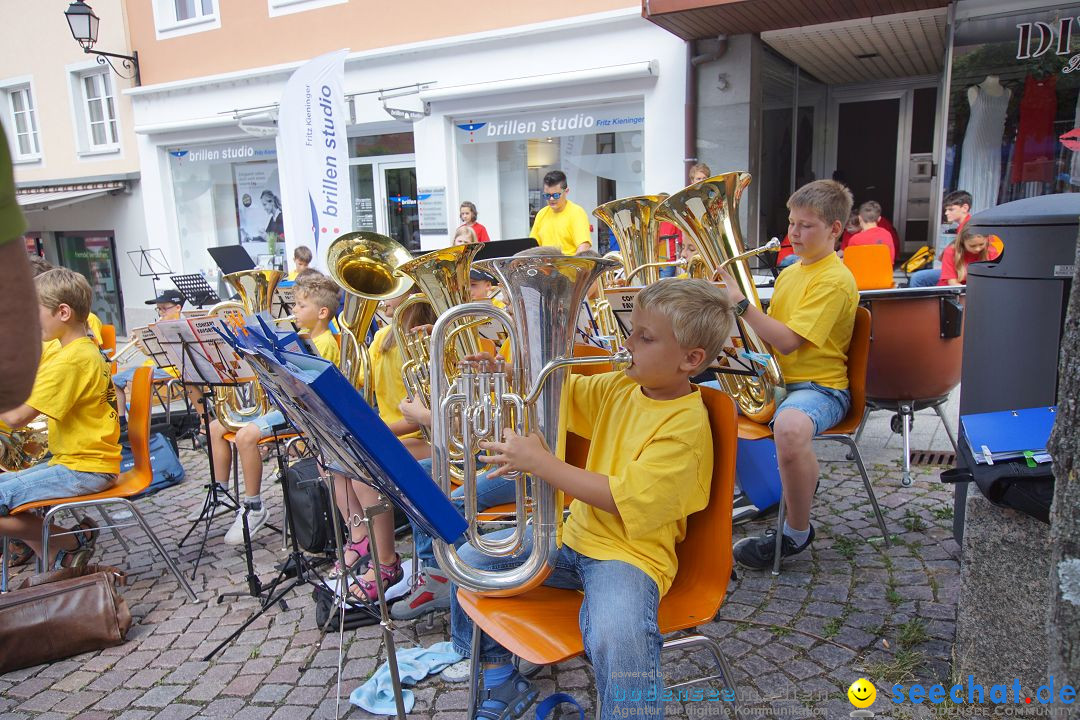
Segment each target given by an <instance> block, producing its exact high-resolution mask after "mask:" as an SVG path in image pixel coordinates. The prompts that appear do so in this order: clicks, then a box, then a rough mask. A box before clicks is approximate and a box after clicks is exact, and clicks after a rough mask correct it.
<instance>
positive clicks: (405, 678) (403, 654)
mask: <svg viewBox="0 0 1080 720" xmlns="http://www.w3.org/2000/svg"><path fill="white" fill-rule="evenodd" d="M458 660H461V655H458V654H457V653H456V652H455V651H454V646H453V645H452V644H451V643H449V642H440V643H435V644H434V645H432V646H431V647H429V648H425V647H413V648H398V651H397V662H398V674H399V675H400V677H401V685H402V687H404V686H406V685H415V684H416V683H418V682H420V681H421V680H423V679H424V678H426V677H427V676H428V675H431V674H434V673H437V672H439V671H441V670H442V669H443V668H445V667H446V666H448V665H453V664H454V663H456V662H457V661H458ZM401 696H402V699H403V701H404V703H405V712H412V709H413V705H414V704H415V703H416V697H415V695H414V694H413V692H412V690H404V689H403V690H402V691H401ZM349 702H350V703H352V704H353V705H356V706H357V707H359V708H363V709H364V710H367V711H368V712H369V713H372V714H375V715H395V714H397V705H396V704H395V703H394V685H393V683H391V682H390V665H389V663H387V662H384V663H383V664H382V665H380V666H379V668H378V669H377V670H376V671H375V674H374V675H372V676H371V677H370V678H369V679H368V680H367V682H365V683H364V684H363V685H361V686H360V687H358V688H356V689H355V690H353V691H352V692H351V693H350V694H349Z"/></svg>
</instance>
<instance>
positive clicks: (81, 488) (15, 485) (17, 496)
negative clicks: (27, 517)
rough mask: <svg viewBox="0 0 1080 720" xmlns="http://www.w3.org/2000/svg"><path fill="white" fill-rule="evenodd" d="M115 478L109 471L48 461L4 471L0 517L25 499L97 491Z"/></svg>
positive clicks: (0, 476) (32, 499) (111, 482)
mask: <svg viewBox="0 0 1080 720" xmlns="http://www.w3.org/2000/svg"><path fill="white" fill-rule="evenodd" d="M115 481H116V475H113V474H111V473H92V472H80V471H78V470H72V469H71V468H68V467H66V466H64V465H49V464H48V463H38V464H37V465H34V466H33V467H29V468H27V469H25V470H19V471H18V472H9V473H3V474H0V516H2V515H7V514H8V513H10V512H11V509H12V508H17V507H19V506H20V505H22V504H24V503H28V502H35V501H37V500H52V499H54V498H66V497H72V496H73V495H90V494H91V493H98V492H101V491H102V490H106V489H108V488H109V487H111V486H112V484H113V483H114V482H115Z"/></svg>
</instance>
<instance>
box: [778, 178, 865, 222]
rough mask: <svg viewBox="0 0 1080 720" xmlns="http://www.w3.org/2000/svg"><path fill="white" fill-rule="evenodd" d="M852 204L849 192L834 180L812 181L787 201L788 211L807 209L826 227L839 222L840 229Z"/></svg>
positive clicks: (848, 214)
mask: <svg viewBox="0 0 1080 720" xmlns="http://www.w3.org/2000/svg"><path fill="white" fill-rule="evenodd" d="M854 204H855V198H853V197H852V196H851V191H850V190H848V189H847V186H845V185H843V184H842V183H838V182H836V181H835V180H814V181H813V182H809V183H806V184H805V185H803V186H802V187H801V188H799V189H798V190H796V191H795V192H793V193H792V194H791V197H789V198H788V201H787V206H788V209H789V210H790V209H792V208H807V209H809V210H813V211H814V212H815V213H817V214H818V216H819V217H820V218H821V219H822V220H824V221H825V224H826V225H832V224H833V223H834V222H837V221H839V222H840V225H841V227H842V226H843V225H844V224H846V223H847V221H848V218H849V217H851V206H852V205H854Z"/></svg>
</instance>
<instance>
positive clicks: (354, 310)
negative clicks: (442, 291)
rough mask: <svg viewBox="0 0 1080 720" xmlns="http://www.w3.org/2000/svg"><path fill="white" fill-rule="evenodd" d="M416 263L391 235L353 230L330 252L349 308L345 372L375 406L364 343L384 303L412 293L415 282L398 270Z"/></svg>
mask: <svg viewBox="0 0 1080 720" xmlns="http://www.w3.org/2000/svg"><path fill="white" fill-rule="evenodd" d="M410 259H412V255H411V254H410V253H409V251H408V250H406V249H405V247H404V246H402V245H401V244H400V243H398V242H397V241H395V240H394V239H393V238H389V237H387V236H386V235H379V234H378V233H372V232H362V231H357V232H350V233H345V234H344V235H342V236H340V237H338V238H337V239H335V240H334V241H333V242H332V243H330V247H329V249H328V250H327V256H326V267H327V272H328V274H329V275H330V277H331V278H332V279H333V280H334V282H336V283H337V284H338V285H339V286H341V288H342V289H344V290H345V304H344V305H343V306H342V308H341V312H340V313H338V325H339V327H340V328H341V360H340V362H339V363H338V366H339V368H340V369H341V373H342V374H343V375H344V376H345V377H346V378H347V379H348V380H349V382H350V383H352V386H353V387H355V388H357V389H359V388H360V387H363V392H364V399H365V400H367V402H368V404H369V405H370V404H372V403H373V402H374V392H375V388H374V386H373V384H372V380H371V359H370V358H369V357H368V349H367V345H366V344H365V343H364V340H365V337H366V335H367V331H368V328H369V327H371V320H372V318H374V317H375V311H376V310H377V309H378V307H379V303H380V302H383V301H385V300H390V299H391V298H396V297H398V296H399V295H402V294H403V293H406V292H408V290H409V288H410V287H412V284H413V282H412V279H411V278H409V277H407V276H405V275H402V274H401V273H399V272H396V270H397V268H398V266H400V265H402V264H403V263H405V262H407V261H409V260H410Z"/></svg>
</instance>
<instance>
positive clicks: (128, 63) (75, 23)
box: [64, 0, 141, 85]
mask: <svg viewBox="0 0 1080 720" xmlns="http://www.w3.org/2000/svg"><path fill="white" fill-rule="evenodd" d="M64 16H65V17H66V18H67V23H68V27H69V28H71V36H72V37H73V38H75V42H77V43H79V45H81V46H82V49H83V52H85V53H89V54H92V55H97V56H98V57H97V61H98V64H100V65H105V64H108V66H109V67H111V68H112V70H113V72H114V73H116V74H117V75H119V76H120V77H122V78H127V79H128V80H130V79H132V78H134V79H135V84H136V85H139V84H141V83H140V81H139V80H140V78H139V53H137V52H135V51H134V50H132V51H131V54H130V55H118V54H116V53H109V52H102V51H101V50H94V44H95V43H97V36H98V23H99V22H100V21H99V20H98V16H97V15H95V14H94V10H93V8H91V7H90V6H89V5H87V4H86V3H85V2H83V0H74V2H72V3H71V4H70V5H68V9H67V10H65V11H64ZM109 58H117V59H119V60H120V64H121V66H122V67H123V68H124V69H125V70H129V71H131V72H132V74H130V75H125V74H124V73H122V72H120V71H119V70H117V69H116V66H115V65H113V63H112V60H110V59H109Z"/></svg>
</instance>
